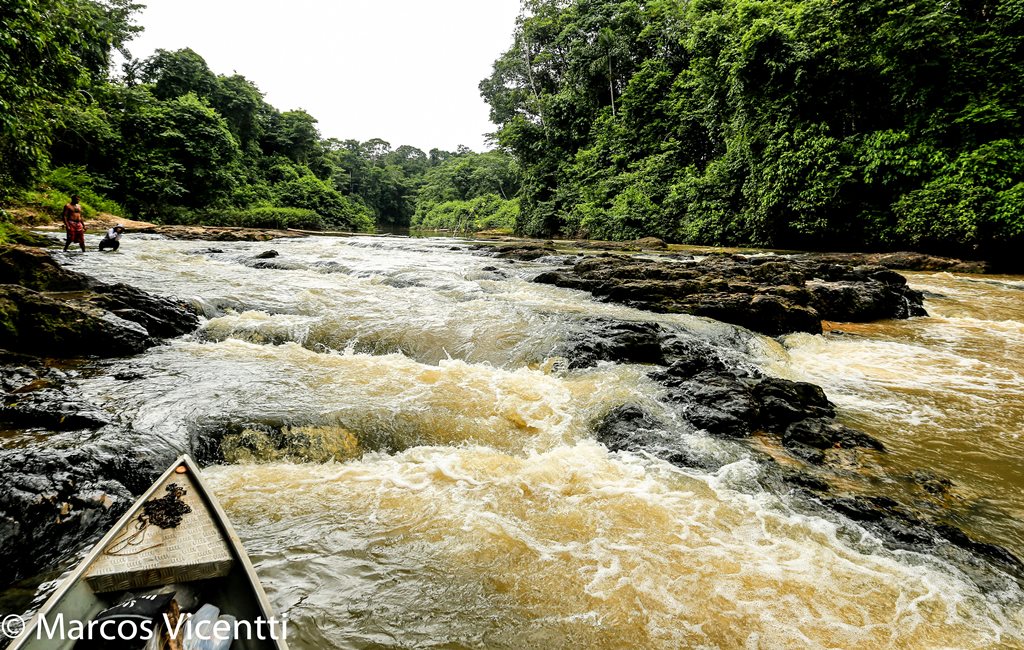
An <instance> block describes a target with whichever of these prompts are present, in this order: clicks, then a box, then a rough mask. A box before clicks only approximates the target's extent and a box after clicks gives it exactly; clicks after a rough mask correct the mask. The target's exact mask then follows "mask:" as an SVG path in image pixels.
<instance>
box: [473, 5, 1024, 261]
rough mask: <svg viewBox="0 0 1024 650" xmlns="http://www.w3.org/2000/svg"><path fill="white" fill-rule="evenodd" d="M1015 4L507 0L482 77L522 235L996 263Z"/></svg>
mask: <svg viewBox="0 0 1024 650" xmlns="http://www.w3.org/2000/svg"><path fill="white" fill-rule="evenodd" d="M1022 63H1024V4H1022V3H1021V2H1020V1H1019V0H969V1H968V0H947V1H943V2H902V1H897V0H857V1H851V0H689V1H687V2H681V1H680V0H645V1H640V0H525V1H524V3H523V14H522V16H521V17H520V19H519V21H518V24H517V25H516V28H515V33H514V43H513V45H512V47H511V48H510V49H509V50H508V51H507V52H506V53H505V54H504V55H502V56H501V58H499V59H498V60H497V61H496V62H495V64H494V72H493V74H492V76H491V77H490V78H488V79H486V80H484V81H483V82H482V83H481V86H480V88H481V91H482V93H483V95H484V97H485V98H486V99H487V101H488V102H489V103H490V106H491V115H492V118H493V120H494V121H495V123H497V124H499V125H500V130H499V131H498V142H499V144H500V145H502V146H503V147H505V148H507V149H508V150H510V151H512V152H513V153H514V155H515V157H516V159H517V161H518V163H519V165H520V167H521V168H522V171H523V194H522V200H521V212H520V217H519V221H518V222H517V226H518V229H519V230H520V231H521V232H523V233H526V234H531V235H551V234H557V233H562V234H567V235H570V234H571V235H574V236H578V235H589V236H591V237H600V238H632V237H640V236H644V235H656V236H659V237H663V238H665V239H668V240H673V241H687V242H695V243H702V244H741V243H742V244H759V245H767V246H781V247H814V248H833V249H846V248H896V247H914V248H919V249H927V250H931V251H936V252H944V253H952V254H959V255H979V256H985V257H989V258H995V259H1002V260H1009V259H1016V258H1019V254H1018V253H1017V251H1018V250H1019V249H1020V248H1021V246H1022V244H1024V115H1022V111H1024V65H1022Z"/></svg>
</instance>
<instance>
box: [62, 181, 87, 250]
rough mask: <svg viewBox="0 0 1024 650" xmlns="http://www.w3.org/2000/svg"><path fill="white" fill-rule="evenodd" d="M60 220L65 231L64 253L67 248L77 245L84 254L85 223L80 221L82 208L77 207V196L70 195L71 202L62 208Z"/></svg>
mask: <svg viewBox="0 0 1024 650" xmlns="http://www.w3.org/2000/svg"><path fill="white" fill-rule="evenodd" d="M61 219H63V220H64V230H66V231H67V233H68V236H67V240H66V241H65V242H64V252H67V250H68V246H70V245H71V244H74V243H77V244H78V245H79V246H81V247H82V252H83V253H84V252H85V221H84V220H83V219H82V206H80V205H78V195H77V194H72V195H71V202H70V203H68V204H67V205H65V206H64V212H63V213H62V214H61Z"/></svg>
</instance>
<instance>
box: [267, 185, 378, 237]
mask: <svg viewBox="0 0 1024 650" xmlns="http://www.w3.org/2000/svg"><path fill="white" fill-rule="evenodd" d="M274 190H275V192H276V193H277V203H279V204H280V205H284V206H288V207H292V208H303V209H306V210H313V211H315V212H316V213H317V214H319V215H320V216H321V217H323V220H324V223H325V224H326V225H327V226H329V227H331V228H340V229H345V230H354V231H361V232H369V231H372V230H373V229H374V219H373V212H372V211H371V210H370V209H369V208H368V207H366V206H365V205H364V204H363V203H362V202H360V201H354V200H352V199H351V198H350V197H347V196H343V195H342V194H341V193H340V192H338V191H337V190H336V189H334V188H333V187H331V186H330V185H328V184H327V183H325V182H324V181H322V180H320V179H319V178H317V177H315V176H302V177H300V178H296V179H293V180H288V181H283V182H281V183H278V184H277V185H275V186H274Z"/></svg>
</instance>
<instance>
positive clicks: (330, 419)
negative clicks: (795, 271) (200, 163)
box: [62, 237, 1024, 648]
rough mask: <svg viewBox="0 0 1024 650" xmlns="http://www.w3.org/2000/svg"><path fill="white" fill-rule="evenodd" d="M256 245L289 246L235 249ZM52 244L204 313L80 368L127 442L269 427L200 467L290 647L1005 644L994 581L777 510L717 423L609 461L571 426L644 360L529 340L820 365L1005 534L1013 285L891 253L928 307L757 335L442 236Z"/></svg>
mask: <svg viewBox="0 0 1024 650" xmlns="http://www.w3.org/2000/svg"><path fill="white" fill-rule="evenodd" d="M211 246H214V247H216V248H217V249H220V250H222V251H223V252H220V253H208V252H204V251H206V250H207V249H209V248H211ZM268 248H274V249H276V250H278V251H279V252H280V253H281V255H280V257H279V258H275V259H276V260H279V261H281V262H283V263H287V264H288V266H290V268H289V269H286V270H282V269H254V268H249V267H247V266H245V265H244V263H243V262H244V261H245V260H246V259H247V258H249V257H250V256H252V255H254V254H255V253H258V252H260V251H263V250H266V249H268ZM453 248H454V249H455V250H453ZM62 259H64V261H65V262H66V263H68V264H69V265H70V266H72V267H73V268H77V269H79V270H82V271H85V272H87V273H91V274H93V275H95V276H97V277H99V278H101V279H103V280H108V281H125V282H130V283H133V284H135V285H137V286H139V287H140V288H143V289H146V290H149V291H153V292H156V293H161V294H173V295H178V296H180V297H183V298H186V299H189V300H193V301H194V302H195V303H196V304H198V305H200V306H201V307H202V308H203V309H204V310H205V312H206V316H207V318H206V320H205V321H204V324H203V326H202V328H201V330H200V331H199V332H198V333H197V334H196V335H195V336H192V337H186V338H184V339H180V340H176V341H174V342H172V343H170V344H169V345H166V346H161V347H158V348H155V349H153V350H151V351H150V352H148V353H146V354H145V355H142V356H141V357H138V358H136V359H132V360H128V361H124V362H119V363H118V364H114V366H113V367H112V368H111V370H110V372H109V373H106V374H104V373H100V374H99V375H98V376H95V377H91V378H88V379H85V380H84V381H83V390H84V391H85V392H86V394H87V395H89V396H90V397H91V398H93V399H95V400H98V401H100V402H102V403H104V404H105V405H106V407H107V408H109V409H110V410H112V411H115V412H118V413H119V414H120V415H121V416H122V417H123V418H124V419H126V420H127V421H129V422H131V423H132V424H133V426H134V427H135V429H136V430H137V431H145V432H148V434H149V437H148V439H147V440H148V442H147V444H150V445H152V446H153V447H160V446H171V447H176V446H177V447H180V446H182V445H183V444H184V443H183V441H184V440H186V439H187V435H188V432H189V431H192V430H195V428H196V427H210V426H220V425H221V424H224V425H225V426H226V425H227V424H231V425H236V429H237V428H238V427H241V428H242V429H244V428H245V427H244V425H245V423H248V422H253V423H259V422H277V423H286V424H287V426H288V429H287V431H288V432H289V435H292V436H293V440H294V441H295V444H293V445H292V446H286V447H285V448H281V447H280V446H279V445H277V444H276V443H274V441H272V440H270V439H269V437H268V438H266V439H264V438H263V437H261V436H265V433H264V432H261V431H260V430H259V429H258V427H255V428H252V429H250V430H248V431H241V433H239V432H238V431H237V430H234V429H233V431H234V432H233V433H232V434H231V435H230V436H229V437H228V438H227V439H226V440H225V446H224V449H225V453H226V454H227V455H228V457H229V460H231V461H232V463H231V464H229V465H224V466H217V467H211V468H208V469H207V470H205V475H206V477H207V478H208V479H209V481H210V482H211V484H212V486H213V488H214V489H215V491H216V492H217V495H218V496H219V498H220V499H221V501H222V503H223V505H224V507H225V509H226V510H227V512H228V514H229V516H230V517H231V518H232V521H233V522H234V523H235V525H236V527H237V529H238V530H239V533H240V535H241V537H242V539H243V541H244V543H245V544H246V546H247V548H248V549H249V551H250V554H251V555H252V557H253V560H254V562H255V564H256V568H257V572H258V573H259V575H260V577H261V579H262V580H263V582H264V584H265V586H266V588H267V590H268V592H269V595H270V597H271V600H272V601H273V603H274V605H275V607H276V608H277V610H278V611H279V612H282V613H287V615H288V616H289V618H290V620H291V624H290V629H291V636H290V642H291V645H292V647H293V648H409V647H423V648H428V647H429V648H569V647H578V648H624V647H631V648H681V647H707V648H739V647H746V648H781V647H818V648H826V647H827V648H868V647H871V648H876V647H877V648H882V647H893V648H896V647H898V648H935V647H957V648H960V647H972V648H973V647H985V648H987V647H1024V613H1022V611H1021V603H1024V597H1022V594H1021V593H1019V592H1018V591H1013V592H1011V593H999V594H992V593H983V592H982V591H980V590H979V588H978V587H977V586H975V584H974V583H972V582H971V581H970V580H968V579H966V578H965V577H964V576H963V575H961V574H960V573H959V572H958V571H957V570H956V569H955V568H954V567H952V566H948V565H946V564H945V563H944V562H943V561H941V560H940V559H938V558H936V557H931V556H929V555H927V554H925V553H915V552H910V551H899V552H895V551H888V550H886V549H885V548H884V547H883V545H882V544H880V543H879V542H878V541H877V540H875V539H874V538H873V537H872V536H871V535H870V534H868V533H867V532H863V534H861V535H860V536H859V537H857V536H854V537H851V536H850V535H842V534H839V530H838V527H837V525H836V524H835V523H833V522H830V521H827V520H825V519H821V518H818V517H813V516H809V515H807V514H801V511H799V510H798V509H794V508H792V507H790V504H789V503H788V502H787V497H786V496H785V495H777V494H771V493H769V492H766V491H764V490H763V489H761V488H760V487H759V485H760V484H759V482H758V476H759V473H760V472H761V471H762V470H761V468H760V467H759V466H758V464H757V463H756V462H754V460H752V458H751V457H750V454H749V452H748V450H746V448H744V447H742V446H740V445H737V444H735V443H731V442H728V441H721V440H716V439H712V438H708V437H706V436H701V435H699V434H697V435H691V434H686V435H687V436H688V438H687V440H688V442H689V444H692V445H693V446H694V447H695V448H699V449H700V450H701V451H702V453H706V454H711V455H715V456H716V457H717V458H719V459H720V460H721V461H722V464H723V466H722V468H721V469H720V470H718V471H716V472H713V473H702V472H700V471H698V470H682V469H679V468H676V467H673V466H671V465H669V464H667V463H665V462H662V461H660V460H657V459H654V458H652V457H649V456H647V455H644V454H631V453H610V452H609V451H608V450H607V449H606V448H605V447H604V446H603V445H601V444H599V443H597V442H595V441H594V440H593V433H592V432H593V426H594V424H595V422H596V421H597V420H598V419H599V418H600V417H601V415H603V414H604V413H606V412H607V411H608V410H610V409H611V408H613V407H615V406H618V405H622V404H636V403H639V404H642V405H645V406H647V407H648V408H651V409H657V408H658V406H657V404H656V403H655V401H654V396H655V395H656V394H657V390H658V389H657V386H656V385H654V384H653V383H652V382H651V381H650V380H649V379H647V378H646V376H645V374H646V370H647V369H645V368H643V367H639V366H632V365H614V364H602V365H599V366H598V367H596V368H592V369H587V370H578V371H567V370H565V366H564V364H563V363H560V362H559V361H558V360H557V359H553V358H551V356H550V352H551V350H552V349H554V347H555V346H556V345H557V343H558V342H559V341H560V340H561V339H562V338H563V337H564V335H565V333H566V332H567V331H571V330H572V329H573V328H577V327H579V326H580V322H581V319H583V318H587V317H593V316H604V317H609V318H619V319H626V320H653V321H657V322H660V323H662V324H664V325H666V326H670V327H679V328H683V329H688V330H690V331H693V332H696V333H698V334H699V335H701V336H703V337H706V338H708V339H709V340H714V341H720V342H721V344H722V345H732V346H737V345H740V346H741V347H742V350H741V352H742V353H743V354H744V355H747V357H748V358H749V359H751V360H753V361H755V362H756V363H758V364H759V365H760V366H762V367H763V368H765V369H766V370H767V371H769V372H771V373H774V374H777V375H781V376H786V377H791V378H798V379H803V380H807V381H813V382H815V383H818V384H820V385H822V386H823V387H824V388H825V390H826V391H827V393H828V395H829V397H830V398H831V399H832V400H833V401H835V402H836V403H837V405H838V406H839V408H840V411H841V417H842V418H843V419H844V420H845V421H847V422H848V423H850V424H852V425H855V426H858V427H860V428H863V429H865V430H867V431H869V432H871V433H873V434H874V435H876V436H878V437H879V438H881V439H883V440H884V441H885V443H886V444H887V446H888V447H889V449H890V450H891V451H890V453H889V454H888V456H889V458H887V460H886V462H887V463H890V464H892V465H893V467H895V468H897V469H901V470H906V471H908V472H912V471H915V470H921V469H927V470H929V471H931V472H933V473H934V474H935V475H937V476H940V477H946V478H948V479H950V480H951V481H952V482H953V484H954V486H955V488H954V495H955V498H956V503H951V504H950V507H951V508H955V509H957V510H958V512H961V514H959V515H958V516H960V517H962V519H963V520H964V521H965V522H966V524H965V525H966V526H969V530H970V531H971V532H972V533H978V534H980V535H982V536H983V537H984V538H986V539H990V540H993V541H996V542H998V543H1000V544H1003V545H1005V546H1006V547H1008V548H1010V549H1012V550H1013V551H1014V552H1015V553H1017V554H1018V555H1020V556H1024V532H1022V528H1021V524H1020V521H1021V520H1024V516H1022V515H1024V513H1022V509H1024V495H1022V491H1024V472H1022V468H1021V465H1020V461H1019V459H1020V456H1021V452H1022V451H1024V440H1022V436H1024V385H1022V375H1024V368H1022V365H1021V364H1022V359H1024V307H1022V301H1021V298H1022V297H1024V278H1015V277H984V278H982V277H968V276H953V275H948V274H921V273H915V274H910V276H909V277H910V282H911V284H912V285H913V286H915V287H917V288H919V289H922V290H926V291H928V292H929V298H928V303H927V307H928V309H929V311H930V313H931V314H932V316H931V317H929V318H926V319H917V320H913V321H905V322H885V323H877V324H871V325H857V326H852V325H845V324H835V325H834V327H835V328H836V329H839V330H842V331H843V332H844V334H835V333H833V334H830V335H828V336H818V337H814V336H807V335H793V336H789V337H785V338H783V339H781V340H778V341H777V340H773V339H768V338H765V337H760V336H753V337H747V338H743V337H740V338H737V337H735V336H734V333H735V330H734V328H732V327H730V326H726V325H722V324H719V323H715V322H712V321H707V320H702V319H697V318H692V317H687V316H680V315H674V316H673V315H655V314H650V313H646V312H641V311H636V310H632V309H628V308H624V307H619V306H614V305H608V304H602V303H599V302H596V301H594V300H593V299H591V298H590V297H589V295H587V294H584V293H581V292H576V291H570V290H564V289H559V288H556V287H551V286H547V285H538V284H533V283H531V282H530V281H529V280H530V279H531V278H532V276H533V275H535V274H536V273H537V272H538V271H540V270H542V269H543V268H550V264H553V263H555V261H545V260H540V261H539V262H537V263H525V264H524V263H510V262H502V261H496V260H494V259H492V258H487V257H482V256H479V255H478V254H475V253H474V252H472V251H469V250H465V249H462V248H461V243H460V242H458V241H456V240H444V239H429V240H421V239H417V240H410V239H387V238H352V239H344V240H342V239H334V238H309V239H302V240H290V241H275V242H272V243H269V244H251V243H220V242H217V243H215V244H211V243H206V242H175V241H169V240H165V239H161V238H159V237H130V238H126V241H125V242H124V245H123V246H122V248H121V251H120V252H118V253H117V254H115V255H109V256H100V255H95V254H87V255H84V256H82V255H77V256H75V255H72V256H67V257H66V258H62ZM545 264H548V266H547V267H546V266H545ZM485 267H491V268H492V269H496V270H485ZM737 341H746V342H745V343H737ZM122 366H123V368H122ZM124 368H130V369H131V370H132V371H133V372H135V373H138V374H139V375H141V378H140V379H136V380H133V381H127V382H123V381H117V380H115V379H113V377H112V375H113V374H114V372H115V371H117V370H118V369H124Z"/></svg>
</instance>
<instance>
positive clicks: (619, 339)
mask: <svg viewBox="0 0 1024 650" xmlns="http://www.w3.org/2000/svg"><path fill="white" fill-rule="evenodd" d="M582 325H583V328H584V329H583V330H582V331H580V332H576V333H573V334H570V335H569V336H568V337H566V340H565V342H564V343H563V344H562V346H561V347H560V348H558V349H556V350H555V354H556V355H557V356H564V357H567V358H568V359H569V367H570V368H589V367H590V366H593V365H595V364H596V363H597V362H598V361H613V362H616V363H662V362H663V358H662V353H661V328H660V327H658V325H656V324H654V323H642V322H628V321H610V320H605V319H588V320H586V321H583V323H582Z"/></svg>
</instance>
